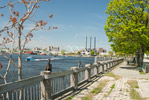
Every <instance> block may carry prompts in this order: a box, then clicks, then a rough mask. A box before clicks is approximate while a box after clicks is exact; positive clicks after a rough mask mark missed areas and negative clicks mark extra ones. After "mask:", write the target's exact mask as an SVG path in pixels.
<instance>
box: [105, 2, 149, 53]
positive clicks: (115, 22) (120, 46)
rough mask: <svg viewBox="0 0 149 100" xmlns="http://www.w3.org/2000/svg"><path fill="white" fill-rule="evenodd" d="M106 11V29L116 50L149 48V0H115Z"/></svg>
mask: <svg viewBox="0 0 149 100" xmlns="http://www.w3.org/2000/svg"><path fill="white" fill-rule="evenodd" d="M106 13H107V14H108V15H109V16H108V18H107V23H106V25H105V31H106V34H107V36H108V38H109V42H112V44H111V46H112V49H113V50H114V51H116V52H118V51H121V52H124V53H128V54H129V53H134V52H135V51H136V50H138V49H140V48H141V46H143V47H144V49H145V50H147V49H148V48H149V46H148V44H149V1H148V0H113V1H110V3H109V4H108V7H107V10H106Z"/></svg>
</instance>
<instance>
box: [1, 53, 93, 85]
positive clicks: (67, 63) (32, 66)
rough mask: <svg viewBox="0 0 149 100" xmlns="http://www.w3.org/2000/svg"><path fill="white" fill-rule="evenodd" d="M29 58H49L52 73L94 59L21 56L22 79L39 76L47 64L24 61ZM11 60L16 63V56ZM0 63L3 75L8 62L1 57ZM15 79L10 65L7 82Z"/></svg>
mask: <svg viewBox="0 0 149 100" xmlns="http://www.w3.org/2000/svg"><path fill="white" fill-rule="evenodd" d="M7 56H8V55H7ZM29 56H32V57H37V58H41V59H48V58H51V64H52V72H59V71H64V70H69V69H70V68H71V67H75V66H76V67H77V66H78V62H79V61H81V66H84V65H85V64H89V63H93V62H94V57H71V56H56V57H54V56H49V55H23V56H22V62H23V68H22V78H29V77H32V76H36V75H40V72H41V71H43V70H44V69H45V66H46V65H47V63H48V61H25V59H26V58H27V57H29ZM13 59H14V62H17V55H16V54H15V55H13ZM0 62H2V64H3V68H2V69H0V74H1V75H3V74H4V72H5V70H6V67H7V64H8V60H6V59H5V58H3V57H2V56H1V57H0ZM13 76H15V78H12V77H13ZM16 78H17V67H15V66H13V65H11V67H10V70H9V73H8V80H10V81H15V80H16ZM1 83H2V81H1Z"/></svg>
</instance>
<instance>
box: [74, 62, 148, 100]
mask: <svg viewBox="0 0 149 100" xmlns="http://www.w3.org/2000/svg"><path fill="white" fill-rule="evenodd" d="M112 73H114V74H115V75H118V76H120V79H118V80H115V79H114V78H113V77H107V76H104V77H102V78H100V79H99V80H98V81H96V82H95V83H93V84H92V85H91V86H90V87H88V88H87V89H85V90H83V91H82V92H81V93H79V94H78V95H76V96H75V97H74V98H73V99H72V100H82V99H83V98H84V97H86V96H89V95H90V94H91V93H90V92H91V91H92V90H93V89H94V88H96V87H97V86H98V84H99V83H100V82H101V81H102V80H105V79H106V80H109V82H108V83H107V84H106V86H105V87H104V88H103V90H102V91H101V92H100V93H99V94H96V95H94V96H92V100H132V99H131V98H130V86H129V84H128V83H127V81H128V80H137V81H138V85H139V88H136V89H135V90H136V91H137V92H138V93H139V94H140V96H141V97H142V98H144V99H142V100H149V74H147V75H141V74H140V73H139V72H138V71H137V70H136V67H135V66H127V64H126V62H123V63H122V64H121V65H119V66H118V67H117V68H115V69H114V70H113V71H112ZM113 84H114V85H115V87H114V88H113V89H112V90H111V86H112V85H113Z"/></svg>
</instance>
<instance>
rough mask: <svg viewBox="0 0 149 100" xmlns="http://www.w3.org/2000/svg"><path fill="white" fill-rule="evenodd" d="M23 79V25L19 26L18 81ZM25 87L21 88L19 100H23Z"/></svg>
mask: <svg viewBox="0 0 149 100" xmlns="http://www.w3.org/2000/svg"><path fill="white" fill-rule="evenodd" d="M20 80H22V50H21V27H19V28H18V81H20ZM22 97H23V89H20V93H19V100H22Z"/></svg>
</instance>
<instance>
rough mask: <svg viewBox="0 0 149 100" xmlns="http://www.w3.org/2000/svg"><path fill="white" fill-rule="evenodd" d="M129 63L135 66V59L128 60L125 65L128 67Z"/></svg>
mask: <svg viewBox="0 0 149 100" xmlns="http://www.w3.org/2000/svg"><path fill="white" fill-rule="evenodd" d="M130 63H133V64H134V65H135V64H136V60H135V58H128V60H127V65H129V64H130Z"/></svg>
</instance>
